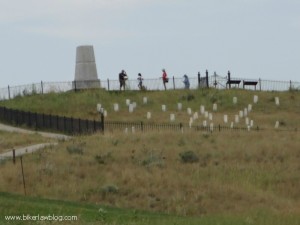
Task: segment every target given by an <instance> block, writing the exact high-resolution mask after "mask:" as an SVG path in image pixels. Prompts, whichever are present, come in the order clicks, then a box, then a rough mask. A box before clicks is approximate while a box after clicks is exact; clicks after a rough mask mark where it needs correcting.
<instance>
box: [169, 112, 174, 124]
mask: <svg viewBox="0 0 300 225" xmlns="http://www.w3.org/2000/svg"><path fill="white" fill-rule="evenodd" d="M170 121H172V122H173V121H175V114H174V113H171V114H170Z"/></svg>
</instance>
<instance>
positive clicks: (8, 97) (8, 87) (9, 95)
mask: <svg viewBox="0 0 300 225" xmlns="http://www.w3.org/2000/svg"><path fill="white" fill-rule="evenodd" d="M7 89H8V99H10V87H9V85H8V86H7Z"/></svg>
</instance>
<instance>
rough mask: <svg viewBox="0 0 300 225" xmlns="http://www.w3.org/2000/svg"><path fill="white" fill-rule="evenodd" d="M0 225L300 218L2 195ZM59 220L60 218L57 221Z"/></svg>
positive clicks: (278, 222) (277, 222)
mask: <svg viewBox="0 0 300 225" xmlns="http://www.w3.org/2000/svg"><path fill="white" fill-rule="evenodd" d="M0 202H1V205H0V223H1V224H3V225H6V224H15V225H16V224H19V225H23V224H87V225H88V224H107V225H109V224H111V225H125V224H128V225H129V224H131V225H150V224H151V225H152V224H157V225H159V224H162V225H175V224H176V225H181V224H189V225H194V224H195V225H196V224H197V225H198V224H202V225H215V224H219V225H249V224H256V225H260V224H261V225H268V224H270V225H271V224H272V225H284V224H289V225H294V224H295V225H296V224H299V222H300V216H299V215H293V214H287V215H278V214H276V212H272V211H270V210H260V211H258V210H257V211H253V212H251V213H250V214H248V215H245V214H239V215H205V216H201V217H184V216H176V215H168V214H164V213H149V212H145V211H139V210H130V209H120V208H112V207H107V206H104V205H99V204H98V205H96V204H83V203H77V202H67V201H58V200H49V199H42V198H33V197H24V196H20V195H15V194H8V193H2V192H0ZM23 215H30V216H31V218H32V219H33V220H32V221H16V220H14V221H7V220H6V216H22V217H23ZM38 215H39V216H40V217H41V216H48V215H51V216H53V215H55V216H77V220H75V221H72V222H69V221H54V222H45V221H44V222H43V221H34V219H35V218H34V216H38ZM57 219H60V217H57Z"/></svg>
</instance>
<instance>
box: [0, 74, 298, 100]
mask: <svg viewBox="0 0 300 225" xmlns="http://www.w3.org/2000/svg"><path fill="white" fill-rule="evenodd" d="M231 79H235V80H237V79H239V80H241V83H240V84H239V85H237V84H232V85H230V86H231V88H240V89H247V90H259V91H288V90H300V82H294V81H271V80H262V79H257V80H255V79H245V78H231ZM189 81H190V87H189V89H192V90H195V89H199V88H200V89H201V88H215V89H226V88H229V86H228V85H227V82H228V80H227V77H222V76H219V75H217V74H215V75H212V76H206V77H200V76H198V77H197V76H196V77H190V79H189ZM243 81H256V82H257V85H255V86H253V85H248V86H244V85H243ZM77 82H84V83H85V85H87V86H89V82H90V81H67V82H40V83H35V84H28V85H21V86H7V87H6V88H0V100H7V99H12V98H15V97H18V96H26V95H32V94H45V93H51V92H54V93H59V92H66V91H72V90H73V91H76V90H77V89H78V88H77V87H78V86H79V85H76V84H77ZM94 82H95V81H91V84H90V86H91V87H95V83H94ZM97 85H98V87H101V88H103V89H105V90H107V91H117V90H120V83H119V81H118V80H110V79H107V80H101V81H100V85H99V84H97ZM143 86H144V87H145V90H150V91H153V90H164V86H163V81H162V79H160V78H154V79H144V80H143ZM166 88H167V90H181V89H184V88H185V86H184V83H183V78H178V77H170V78H169V82H168V83H167V84H166ZM125 90H139V87H138V80H127V81H126V86H125Z"/></svg>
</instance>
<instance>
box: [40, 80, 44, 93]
mask: <svg viewBox="0 0 300 225" xmlns="http://www.w3.org/2000/svg"><path fill="white" fill-rule="evenodd" d="M41 90H42V94H44V85H43V81H42V80H41Z"/></svg>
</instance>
